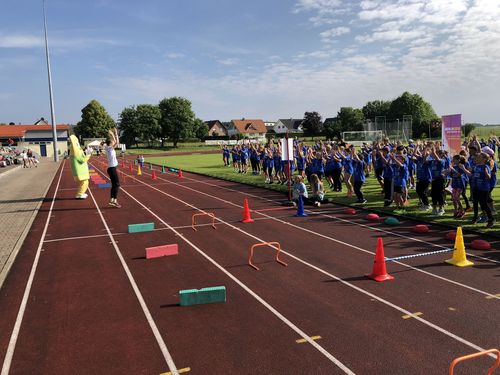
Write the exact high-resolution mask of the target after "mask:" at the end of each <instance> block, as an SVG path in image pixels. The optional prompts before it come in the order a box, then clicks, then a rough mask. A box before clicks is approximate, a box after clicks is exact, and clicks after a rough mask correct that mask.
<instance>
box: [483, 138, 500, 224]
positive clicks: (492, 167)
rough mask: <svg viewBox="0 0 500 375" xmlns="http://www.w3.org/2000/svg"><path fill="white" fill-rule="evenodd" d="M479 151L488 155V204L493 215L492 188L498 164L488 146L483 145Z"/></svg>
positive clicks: (494, 211) (494, 183)
mask: <svg viewBox="0 0 500 375" xmlns="http://www.w3.org/2000/svg"><path fill="white" fill-rule="evenodd" d="M481 151H482V152H484V153H485V154H486V155H488V157H489V160H488V163H487V164H488V166H489V167H490V171H491V178H490V192H489V194H488V206H489V207H490V210H491V213H492V214H493V215H494V214H496V209H495V205H494V203H495V202H494V201H493V197H492V194H493V189H494V188H495V186H496V184H497V169H498V166H497V163H496V162H495V152H494V151H493V150H492V149H491V148H490V147H488V146H486V147H483V149H482V150H481Z"/></svg>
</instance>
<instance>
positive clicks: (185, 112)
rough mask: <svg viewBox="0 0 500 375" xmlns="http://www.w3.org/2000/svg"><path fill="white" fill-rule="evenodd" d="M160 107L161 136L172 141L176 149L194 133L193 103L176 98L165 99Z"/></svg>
mask: <svg viewBox="0 0 500 375" xmlns="http://www.w3.org/2000/svg"><path fill="white" fill-rule="evenodd" d="M159 107H160V112H161V120H160V125H161V135H162V137H164V138H168V139H170V140H171V141H172V142H173V143H174V147H177V143H178V142H179V141H180V140H185V139H187V138H189V137H190V136H191V134H192V131H193V123H194V118H195V115H194V112H193V110H192V109H191V102H190V101H189V100H187V99H185V98H181V97H177V96H176V97H172V98H168V99H167V98H165V99H163V100H162V101H161V102H160V104H159Z"/></svg>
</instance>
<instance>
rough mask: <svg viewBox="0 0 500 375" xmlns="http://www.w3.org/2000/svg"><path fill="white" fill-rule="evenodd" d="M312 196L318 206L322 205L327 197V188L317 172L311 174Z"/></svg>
mask: <svg viewBox="0 0 500 375" xmlns="http://www.w3.org/2000/svg"><path fill="white" fill-rule="evenodd" d="M311 187H312V196H311V200H312V202H313V204H314V205H315V206H316V207H320V206H321V203H322V202H323V200H324V199H325V188H324V186H323V182H321V180H320V178H319V176H318V175H317V174H314V173H313V174H312V175H311Z"/></svg>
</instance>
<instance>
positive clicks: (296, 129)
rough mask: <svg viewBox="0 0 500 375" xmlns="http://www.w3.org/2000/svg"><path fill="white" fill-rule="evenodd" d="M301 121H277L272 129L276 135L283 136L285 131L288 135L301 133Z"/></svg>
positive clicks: (292, 119) (290, 119)
mask: <svg viewBox="0 0 500 375" xmlns="http://www.w3.org/2000/svg"><path fill="white" fill-rule="evenodd" d="M303 121H304V120H303V119H294V118H289V119H279V120H278V121H277V122H276V124H275V125H274V127H273V130H274V132H275V133H276V134H285V133H286V132H287V131H288V132H289V133H303V132H304V128H303V127H302V122H303Z"/></svg>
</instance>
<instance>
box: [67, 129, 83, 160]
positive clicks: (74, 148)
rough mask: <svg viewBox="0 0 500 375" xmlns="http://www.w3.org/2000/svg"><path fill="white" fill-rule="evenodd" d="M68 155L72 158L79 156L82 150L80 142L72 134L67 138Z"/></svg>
mask: <svg viewBox="0 0 500 375" xmlns="http://www.w3.org/2000/svg"><path fill="white" fill-rule="evenodd" d="M69 141H70V145H69V154H70V155H72V156H81V155H82V154H83V150H82V148H81V147H80V142H78V138H76V137H75V136H74V135H73V134H72V135H70V136H69Z"/></svg>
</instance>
